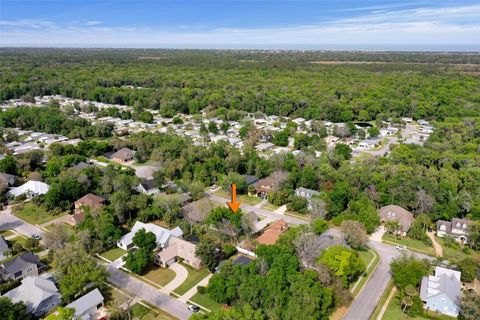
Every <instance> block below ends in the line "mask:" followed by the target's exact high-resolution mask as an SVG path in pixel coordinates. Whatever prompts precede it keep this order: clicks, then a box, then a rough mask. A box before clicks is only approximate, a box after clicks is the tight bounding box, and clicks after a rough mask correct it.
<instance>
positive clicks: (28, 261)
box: [2, 252, 45, 273]
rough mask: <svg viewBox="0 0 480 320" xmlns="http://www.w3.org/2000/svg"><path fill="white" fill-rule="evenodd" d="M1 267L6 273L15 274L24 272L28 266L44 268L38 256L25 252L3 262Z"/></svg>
mask: <svg viewBox="0 0 480 320" xmlns="http://www.w3.org/2000/svg"><path fill="white" fill-rule="evenodd" d="M2 265H3V268H4V269H5V271H6V272H7V273H16V272H18V271H21V270H24V269H25V268H26V267H27V266H28V265H36V266H37V268H40V267H44V266H45V265H44V264H43V263H41V262H40V259H39V258H38V256H36V255H35V254H33V253H31V252H26V253H24V254H22V255H20V256H18V257H15V258H13V259H12V260H10V261H7V262H4V263H3V264H2Z"/></svg>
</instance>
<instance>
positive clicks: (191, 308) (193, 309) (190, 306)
mask: <svg viewBox="0 0 480 320" xmlns="http://www.w3.org/2000/svg"><path fill="white" fill-rule="evenodd" d="M188 310H190V311H192V312H193V313H197V312H198V311H200V307H199V306H196V305H193V304H191V305H189V306H188Z"/></svg>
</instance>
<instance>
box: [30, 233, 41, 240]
mask: <svg viewBox="0 0 480 320" xmlns="http://www.w3.org/2000/svg"><path fill="white" fill-rule="evenodd" d="M32 238H33V239H36V240H42V236H40V235H38V234H32Z"/></svg>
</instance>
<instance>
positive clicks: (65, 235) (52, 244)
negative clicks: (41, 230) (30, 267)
mask: <svg viewBox="0 0 480 320" xmlns="http://www.w3.org/2000/svg"><path fill="white" fill-rule="evenodd" d="M69 239H70V232H68V230H67V228H65V226H63V225H61V224H53V225H52V226H51V227H50V232H46V233H45V245H46V246H47V247H48V248H49V249H61V248H63V247H64V246H65V245H66V244H67V243H68V240H69Z"/></svg>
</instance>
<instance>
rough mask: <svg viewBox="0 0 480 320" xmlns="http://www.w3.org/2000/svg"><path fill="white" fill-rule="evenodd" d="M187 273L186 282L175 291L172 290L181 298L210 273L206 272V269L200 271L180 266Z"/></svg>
mask: <svg viewBox="0 0 480 320" xmlns="http://www.w3.org/2000/svg"><path fill="white" fill-rule="evenodd" d="M182 265H183V266H184V267H185V268H186V269H187V271H188V277H187V280H185V281H184V282H183V283H182V284H181V285H180V286H178V287H177V288H176V289H175V290H173V292H174V293H176V294H178V295H180V296H182V295H184V294H185V293H186V292H187V291H188V290H190V289H192V288H193V287H194V286H195V285H196V284H197V283H199V282H200V281H201V280H202V279H203V278H205V277H206V276H208V275H209V273H210V272H208V269H207V268H201V269H200V270H198V271H197V270H195V269H194V268H192V267H190V266H188V265H185V264H182Z"/></svg>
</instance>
